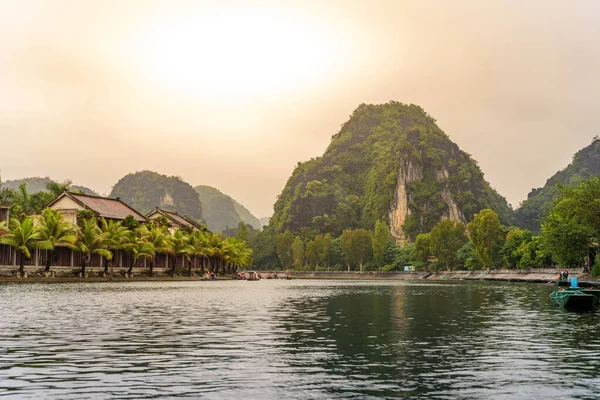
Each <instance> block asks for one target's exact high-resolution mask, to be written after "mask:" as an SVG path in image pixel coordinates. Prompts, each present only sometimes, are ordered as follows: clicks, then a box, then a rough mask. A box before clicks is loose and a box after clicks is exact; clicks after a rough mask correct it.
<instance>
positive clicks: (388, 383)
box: [0, 280, 600, 399]
mask: <svg viewBox="0 0 600 400" xmlns="http://www.w3.org/2000/svg"><path fill="white" fill-rule="evenodd" d="M552 290H553V288H552V287H549V286H546V285H536V284H526V283H491V282H474V281H456V282H451V281H439V282H421V281H409V282H405V281H393V282H391V281H334V280H329V281H327V280H314V281H311V280H291V281H287V280H261V281H259V282H245V281H216V282H127V283H76V284H2V285H0V307H1V310H0V312H1V314H0V397H2V398H5V397H7V398H19V399H22V398H31V399H38V398H56V399H88V398H89V399H96V398H98V399H104V398H119V399H140V398H178V397H187V398H209V399H263V398H264V399H280V398H296V399H311V398H315V399H317V398H318V399H321V398H356V399H369V398H410V399H483V398H485V399H506V398H514V399H531V398H544V399H550V398H556V399H568V398H578V399H588V398H589V399H592V398H594V399H597V398H598V396H600V394H599V393H600V337H599V336H598V335H597V332H598V331H600V318H599V315H600V314H598V313H588V314H576V313H568V312H565V311H561V310H560V309H559V308H557V307H555V306H554V305H553V304H552V303H551V301H550V299H549V294H550V293H551V292H552Z"/></svg>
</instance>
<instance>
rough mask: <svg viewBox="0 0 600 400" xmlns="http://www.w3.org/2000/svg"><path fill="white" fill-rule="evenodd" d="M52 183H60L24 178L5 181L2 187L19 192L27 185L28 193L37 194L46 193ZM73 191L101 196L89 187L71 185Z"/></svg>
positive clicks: (45, 179)
mask: <svg viewBox="0 0 600 400" xmlns="http://www.w3.org/2000/svg"><path fill="white" fill-rule="evenodd" d="M50 182H58V181H54V180H53V179H50V178H49V177H44V178H41V177H31V178H22V179H14V180H10V181H3V182H2V186H3V187H6V188H10V189H13V190H17V189H18V188H19V186H21V185H22V184H25V187H26V188H27V192H29V193H37V192H43V191H46V185H47V184H48V183H50ZM71 190H79V191H81V192H82V193H83V194H87V195H91V196H99V194H98V193H97V192H96V191H94V190H92V189H90V188H88V187H85V186H79V185H71Z"/></svg>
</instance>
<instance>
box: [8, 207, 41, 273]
mask: <svg viewBox="0 0 600 400" xmlns="http://www.w3.org/2000/svg"><path fill="white" fill-rule="evenodd" d="M39 237H40V236H39V232H38V230H37V229H36V228H35V227H34V226H33V218H31V217H28V218H25V219H24V220H23V222H21V221H19V220H18V219H16V218H11V220H10V226H9V229H8V233H7V234H5V235H3V236H0V243H1V244H7V245H9V246H12V247H14V248H15V249H17V253H18V254H19V275H20V276H25V260H29V259H31V250H33V249H34V248H35V247H36V246H37V242H36V241H37V239H39Z"/></svg>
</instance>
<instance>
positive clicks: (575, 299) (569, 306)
mask: <svg viewBox="0 0 600 400" xmlns="http://www.w3.org/2000/svg"><path fill="white" fill-rule="evenodd" d="M569 283H570V284H569ZM557 284H558V287H559V290H555V291H554V292H552V294H551V295H550V298H551V299H552V301H553V302H554V303H555V304H556V305H558V306H560V307H563V308H564V309H566V310H569V311H582V312H585V311H594V310H595V309H596V305H597V304H598V302H599V300H600V289H599V288H597V287H595V286H594V285H592V284H589V283H583V282H582V283H581V284H580V283H579V281H578V279H577V278H571V280H570V282H569V281H568V280H558V281H557Z"/></svg>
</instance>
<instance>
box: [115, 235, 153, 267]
mask: <svg viewBox="0 0 600 400" xmlns="http://www.w3.org/2000/svg"><path fill="white" fill-rule="evenodd" d="M122 246H123V250H125V252H127V253H128V254H129V257H130V262H129V269H128V270H127V277H131V274H132V273H133V266H134V265H135V263H136V262H137V260H139V259H140V258H141V257H148V258H153V257H154V255H155V253H154V245H153V244H152V243H149V242H148V241H147V237H146V236H145V235H144V231H143V230H141V229H135V230H128V231H127V233H126V234H125V236H124V237H123V245H122Z"/></svg>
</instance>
